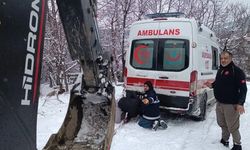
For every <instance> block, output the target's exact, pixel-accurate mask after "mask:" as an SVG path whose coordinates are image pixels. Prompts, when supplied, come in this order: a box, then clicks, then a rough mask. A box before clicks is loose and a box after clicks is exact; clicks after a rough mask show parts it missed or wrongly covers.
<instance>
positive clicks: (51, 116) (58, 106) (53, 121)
mask: <svg viewBox="0 0 250 150" xmlns="http://www.w3.org/2000/svg"><path fill="white" fill-rule="evenodd" d="M40 91H41V93H40V98H39V105H38V115H37V149H38V150H42V148H43V147H44V146H45V145H46V143H47V141H48V139H49V137H50V135H51V134H54V133H57V132H58V130H59V129H60V127H61V125H62V123H63V121H64V118H65V115H66V113H67V109H68V104H69V96H70V95H69V93H65V94H62V95H59V97H58V98H59V100H58V99H57V97H56V96H51V97H46V95H47V94H48V93H49V92H51V91H52V89H51V88H49V85H42V86H41V89H40Z"/></svg>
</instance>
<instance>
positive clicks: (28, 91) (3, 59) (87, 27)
mask: <svg viewBox="0 0 250 150" xmlns="http://www.w3.org/2000/svg"><path fill="white" fill-rule="evenodd" d="M56 2H57V5H58V10H59V14H60V18H61V21H62V24H63V28H64V31H65V35H66V39H67V43H68V47H69V48H68V50H69V53H70V55H71V57H72V59H73V60H79V62H80V64H81V68H82V70H83V74H84V75H83V76H82V80H81V81H82V82H81V83H79V84H75V85H74V86H73V88H72V89H71V91H70V100H69V106H68V111H67V114H66V116H65V119H64V122H63V124H62V125H61V128H60V129H59V131H58V133H56V134H53V135H51V137H50V138H49V140H48V142H47V144H46V145H45V146H44V148H43V149H44V150H71V149H72V150H78V149H79V150H80V149H81V150H82V149H98V150H101V149H104V150H108V149H110V145H111V141H112V135H113V129H114V115H115V113H114V112H115V111H114V110H115V103H114V96H113V95H114V94H113V93H114V90H113V88H112V87H109V89H110V90H109V94H110V95H111V96H109V98H107V96H103V95H97V94H95V91H96V89H98V88H100V79H99V78H98V74H99V73H100V71H101V70H100V67H98V63H96V60H98V58H100V56H102V48H101V45H100V42H99V36H98V27H97V23H96V16H97V15H96V9H97V7H96V4H97V2H96V0H57V1H56ZM46 10H47V0H0V150H36V149H37V146H36V140H37V137H36V136H37V135H36V130H37V109H38V103H39V102H38V100H39V87H40V76H41V64H42V56H43V41H44V30H45V20H46ZM107 69H110V68H109V67H108V68H107ZM107 78H108V79H109V80H111V78H112V76H107ZM82 90H84V91H86V92H87V94H85V96H82V93H81V91H82ZM55 107H56V106H55ZM82 122H85V123H86V122H88V124H87V125H86V124H82ZM84 126H88V127H89V128H88V131H87V132H81V133H80V132H79V131H80V129H81V128H84ZM77 136H78V137H79V136H80V137H81V140H75V138H76V137H77Z"/></svg>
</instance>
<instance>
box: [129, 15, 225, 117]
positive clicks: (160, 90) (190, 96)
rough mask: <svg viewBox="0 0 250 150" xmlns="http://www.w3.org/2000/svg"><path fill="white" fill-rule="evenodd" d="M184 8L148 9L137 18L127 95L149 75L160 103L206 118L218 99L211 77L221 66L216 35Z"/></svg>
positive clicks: (131, 39)
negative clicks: (180, 10)
mask: <svg viewBox="0 0 250 150" xmlns="http://www.w3.org/2000/svg"><path fill="white" fill-rule="evenodd" d="M182 15H183V14H182V13H170V14H169V13H164V14H150V15H148V16H149V17H150V18H149V19H144V20H141V21H137V22H135V23H133V24H132V25H131V27H130V33H129V50H128V51H127V52H126V63H125V70H124V81H125V89H126V95H127V96H131V95H133V93H135V92H138V91H143V84H144V82H145V81H151V82H152V83H153V85H154V89H155V91H156V93H157V95H158V98H159V100H160V108H161V109H164V110H168V111H170V112H173V113H179V114H187V115H189V116H192V118H195V119H196V120H205V116H206V107H207V105H208V104H211V103H213V102H215V98H214V95H213V89H210V88H208V87H207V86H206V83H207V82H213V80H214V79H215V75H216V73H217V69H218V67H219V53H220V50H219V45H218V39H217V37H216V35H215V33H214V32H213V31H211V30H210V29H209V28H207V27H205V26H204V25H202V24H201V23H199V22H197V21H196V20H195V19H192V18H191V19H190V18H185V17H182Z"/></svg>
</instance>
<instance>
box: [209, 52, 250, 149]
mask: <svg viewBox="0 0 250 150" xmlns="http://www.w3.org/2000/svg"><path fill="white" fill-rule="evenodd" d="M220 62H221V66H220V69H219V70H218V72H217V75H216V78H215V81H214V82H213V83H207V85H208V86H209V87H210V88H214V96H215V98H216V100H217V104H216V116H217V123H218V125H219V126H220V127H221V130H222V138H221V140H220V142H221V143H222V144H223V145H224V146H226V147H228V146H229V141H228V140H229V137H230V134H231V135H232V138H233V148H232V149H231V150H242V147H241V136H240V132H239V127H240V115H241V114H243V113H244V112H245V109H244V102H245V99H246V93H247V86H246V77H245V74H244V72H243V71H242V70H241V69H240V68H239V67H237V66H236V65H235V64H234V63H233V61H232V53H230V52H228V51H223V52H222V53H221V55H220Z"/></svg>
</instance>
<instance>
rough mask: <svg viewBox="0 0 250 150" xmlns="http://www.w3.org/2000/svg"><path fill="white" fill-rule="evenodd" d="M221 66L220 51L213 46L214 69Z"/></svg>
mask: <svg viewBox="0 0 250 150" xmlns="http://www.w3.org/2000/svg"><path fill="white" fill-rule="evenodd" d="M218 68H219V52H218V49H217V48H215V47H213V46H212V69H213V70H217V69H218Z"/></svg>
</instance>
